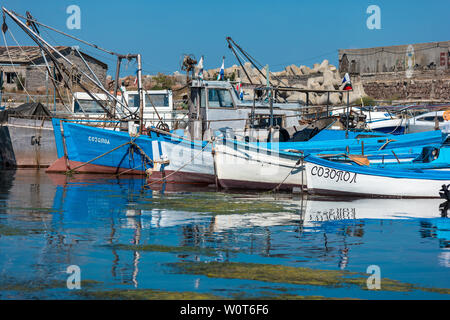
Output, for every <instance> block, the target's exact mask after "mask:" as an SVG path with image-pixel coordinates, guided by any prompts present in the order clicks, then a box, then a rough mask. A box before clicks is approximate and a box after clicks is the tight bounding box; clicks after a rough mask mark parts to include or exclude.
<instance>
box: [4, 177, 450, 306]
mask: <svg viewBox="0 0 450 320" xmlns="http://www.w3.org/2000/svg"><path fill="white" fill-rule="evenodd" d="M444 207H445V205H443V200H441V199H426V200H424V199H421V200H411V199H337V198H333V199H330V198H317V197H316V198H311V197H309V198H308V197H306V196H303V197H302V196H301V195H297V194H294V195H293V194H287V193H286V194H283V193H281V194H274V193H252V192H245V193H235V192H223V191H219V192H217V191H216V190H215V188H214V187H211V188H206V189H205V188H199V187H196V186H192V185H190V186H186V185H184V186H183V185H177V184H166V185H165V184H155V185H152V186H146V185H145V180H144V179H143V178H142V177H124V176H121V177H116V176H88V175H79V174H78V175H77V174H76V175H73V176H66V175H63V174H52V175H50V174H46V173H45V172H44V170H26V169H20V170H15V171H13V170H12V171H1V172H0V299H205V298H206V299H259V298H265V299H304V298H306V299H329V298H356V299H448V298H449V297H450V295H449V294H450V222H449V219H448V218H447V217H446V216H447V214H446V211H445V208H444ZM73 270H75V271H73ZM74 275H76V276H77V277H78V278H77V277H74ZM74 279H75V280H74ZM77 279H78V280H80V282H77Z"/></svg>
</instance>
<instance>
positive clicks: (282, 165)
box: [214, 132, 442, 191]
mask: <svg viewBox="0 0 450 320" xmlns="http://www.w3.org/2000/svg"><path fill="white" fill-rule="evenodd" d="M428 135H429V137H428V138H431V136H436V137H437V138H438V140H436V141H435V142H434V143H437V145H439V143H438V141H439V140H440V142H441V143H442V138H441V137H440V133H439V132H429V133H421V134H416V135H404V136H399V137H398V138H397V140H396V141H392V142H390V143H388V144H386V141H389V140H385V139H381V140H379V139H378V138H367V139H348V140H346V139H341V140H334V141H317V142H315V141H314V142H313V141H310V142H298V143H261V144H245V143H242V142H239V141H229V140H226V141H225V140H222V141H220V142H217V143H215V145H214V164H215V168H214V170H215V174H216V176H217V180H218V183H219V184H220V186H221V187H223V188H226V189H258V190H272V189H278V190H289V191H291V190H294V188H300V189H301V188H303V187H304V186H306V183H307V179H308V178H307V176H306V174H305V173H304V171H303V170H302V168H303V164H302V160H301V156H302V153H301V152H305V153H308V154H316V155H317V156H320V157H323V158H330V159H336V161H339V162H350V163H359V164H372V163H373V164H381V163H386V164H387V163H392V162H396V163H397V162H410V161H412V160H414V159H415V158H417V157H418V156H419V155H420V154H421V151H422V146H423V145H428V143H429V141H431V140H428V138H427V136H428ZM422 139H425V140H422ZM425 141H426V142H425ZM391 143H392V144H391ZM432 144H433V143H432ZM405 145H409V147H405ZM361 146H364V147H363V148H361ZM396 146H397V147H399V149H395V151H394V150H392V149H387V150H384V148H395V147H396ZM415 146H416V147H415ZM361 149H365V151H366V154H365V155H361ZM379 149H382V150H379Z"/></svg>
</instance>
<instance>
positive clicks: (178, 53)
mask: <svg viewBox="0 0 450 320" xmlns="http://www.w3.org/2000/svg"><path fill="white" fill-rule="evenodd" d="M1 4H2V6H5V7H6V8H8V9H11V10H14V11H16V12H18V13H21V14H25V11H27V10H29V11H30V12H31V13H32V14H33V15H34V16H35V17H36V18H37V19H38V20H39V21H41V22H43V23H45V24H48V25H51V26H53V27H55V28H57V29H60V30H62V31H65V32H68V33H70V34H72V35H74V36H76V37H80V38H82V39H84V40H87V41H90V42H93V43H95V44H97V45H99V46H102V47H105V48H107V49H110V50H112V51H115V52H119V53H123V54H126V53H141V54H142V56H143V63H144V68H143V69H144V73H156V72H164V73H172V72H174V71H181V70H180V67H179V64H180V60H181V57H182V55H183V54H185V53H192V54H194V55H195V56H196V57H197V58H199V57H200V56H201V55H204V56H205V68H207V69H209V68H218V67H220V65H221V59H222V56H225V57H226V62H225V64H226V67H227V66H231V65H233V64H237V61H236V59H235V58H234V56H233V55H232V53H231V51H230V50H229V49H228V48H227V43H226V41H225V37H226V36H231V37H232V38H233V39H234V40H235V41H236V42H237V43H239V44H240V45H241V46H242V47H243V48H244V49H245V50H246V51H248V52H249V53H251V54H252V55H253V56H254V57H255V58H256V59H257V60H258V61H259V62H261V63H263V64H269V66H270V68H271V70H273V71H278V70H281V69H283V68H284V67H285V66H286V65H289V64H292V63H295V64H297V65H300V64H305V65H310V66H311V65H312V64H313V63H316V62H321V61H322V60H323V59H328V60H329V61H330V63H332V64H335V65H336V64H338V58H337V50H338V49H343V48H364V47H375V46H384V45H401V44H411V43H421V42H431V41H446V40H450V35H449V33H448V30H450V19H449V14H450V1H449V0H429V1H415V0H409V1H406V0H395V1H392V0H391V1H385V0H373V1H365V0H345V1H326V0H322V1H304V0H279V1H273V0H272V1H267V0H258V1H254V0H240V1H237V0H227V1H217V0H208V1H205V0H191V1H179V0H165V1H153V0H147V1H144V0H128V1H115V0H109V1H104V0H70V1H66V0H54V1H46V0H39V1H36V0H7V1H2V2H1ZM69 5H77V6H79V7H80V9H81V29H80V30H69V29H67V27H66V20H67V18H68V17H69V14H67V13H66V9H67V7H68V6H69ZM369 5H378V6H379V7H380V9H381V30H369V29H368V28H367V26H366V21H367V19H368V18H369V16H370V15H369V14H367V13H366V10H367V7H368V6H369ZM8 25H9V27H10V28H11V31H12V32H13V34H14V36H15V37H16V38H17V40H19V42H20V43H21V44H29V45H30V44H32V43H31V41H30V40H29V39H28V38H27V37H26V36H24V34H23V32H22V31H21V30H19V29H18V28H17V27H16V26H14V23H13V22H12V21H11V20H9V22H8ZM7 35H8V34H7ZM43 36H44V37H45V38H46V39H47V40H49V42H50V43H52V44H60V45H75V44H77V43H75V42H74V41H73V40H69V39H66V38H63V37H60V36H58V35H56V34H55V33H53V32H48V33H47V32H43ZM7 41H8V45H14V44H15V43H14V41H13V40H12V39H11V37H10V36H9V35H8V37H7ZM2 45H3V44H2ZM80 47H81V49H82V50H83V49H84V51H86V52H87V53H92V55H93V56H95V57H97V58H100V59H102V60H103V61H105V62H106V63H108V65H109V72H108V73H109V74H113V73H114V70H115V59H114V58H113V57H112V56H109V55H106V54H104V53H101V52H99V51H97V50H95V49H93V48H87V47H86V46H84V45H80ZM135 69H136V68H135V66H134V64H133V65H130V66H129V67H128V69H127V70H125V71H124V72H123V74H126V73H128V74H131V73H133V72H134V71H135Z"/></svg>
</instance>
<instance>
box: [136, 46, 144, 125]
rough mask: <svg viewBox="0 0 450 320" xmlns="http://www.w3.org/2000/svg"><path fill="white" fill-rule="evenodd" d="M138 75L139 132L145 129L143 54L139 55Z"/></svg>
mask: <svg viewBox="0 0 450 320" xmlns="http://www.w3.org/2000/svg"><path fill="white" fill-rule="evenodd" d="M137 63H138V70H137V77H138V79H137V80H138V92H139V133H140V134H142V132H143V131H144V90H143V88H142V60H141V54H138V55H137Z"/></svg>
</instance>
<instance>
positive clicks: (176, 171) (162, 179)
mask: <svg viewBox="0 0 450 320" xmlns="http://www.w3.org/2000/svg"><path fill="white" fill-rule="evenodd" d="M211 142H212V140H210V141H208V143H207V144H206V145H205V146H204V147H203V148H202V150H200V151H199V152H198V153H197V154H196V155H195V156H194V157H192V159H191V160H190V161H189V162H186V163H185V164H184V165H182V166H181V167H179V168H178V169H177V170H175V171H174V172H172V173H170V174H169V175H167V176H165V177H164V178H161V179H158V180H155V181H152V182H150V183H148V184H147V186H150V185H152V184H155V183H158V182H161V181H164V180H166V179H167V178H169V177H170V176H172V175H174V174H175V173H178V172H179V171H180V170H181V169H183V168H184V167H186V166H187V165H188V164H191V163H192V161H194V159H195V158H197V157H198V156H199V155H200V154H202V153H203V151H205V149H206V147H207V146H208V145H209V144H210V143H211Z"/></svg>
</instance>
